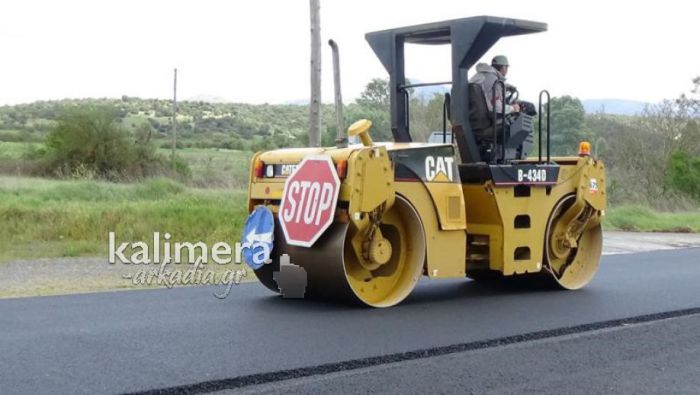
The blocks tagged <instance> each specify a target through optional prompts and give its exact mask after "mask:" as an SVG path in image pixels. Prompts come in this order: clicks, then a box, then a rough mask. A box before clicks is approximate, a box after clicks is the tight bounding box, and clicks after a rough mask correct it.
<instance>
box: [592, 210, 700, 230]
mask: <svg viewBox="0 0 700 395" xmlns="http://www.w3.org/2000/svg"><path fill="white" fill-rule="evenodd" d="M603 223H604V225H605V228H606V229H609V230H626V231H634V232H700V209H698V210H696V211H687V212H675V213H667V212H658V211H654V210H652V209H650V208H648V207H644V206H636V205H629V206H617V207H611V208H609V209H608V210H607V211H606V216H605V221H604V222H603Z"/></svg>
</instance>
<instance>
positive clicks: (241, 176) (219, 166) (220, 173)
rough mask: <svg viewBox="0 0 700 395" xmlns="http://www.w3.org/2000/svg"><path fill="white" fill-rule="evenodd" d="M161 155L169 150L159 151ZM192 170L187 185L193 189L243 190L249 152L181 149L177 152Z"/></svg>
mask: <svg viewBox="0 0 700 395" xmlns="http://www.w3.org/2000/svg"><path fill="white" fill-rule="evenodd" d="M159 151H160V152H161V153H162V154H163V155H170V150H168V149H160V150H159ZM177 155H179V156H180V157H182V158H183V159H184V160H185V161H186V162H187V164H188V165H189V166H190V169H191V170H192V179H191V180H190V181H189V183H190V184H191V185H192V186H195V187H205V188H211V187H216V188H232V189H245V188H247V185H248V171H249V169H250V157H251V156H252V153H251V152H246V151H235V150H228V149H222V148H183V149H179V150H177Z"/></svg>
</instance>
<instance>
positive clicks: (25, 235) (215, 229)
mask: <svg viewBox="0 0 700 395" xmlns="http://www.w3.org/2000/svg"><path fill="white" fill-rule="evenodd" d="M245 218H246V196H245V192H243V191H240V190H222V189H196V188H188V187H185V186H183V185H182V184H178V183H176V182H173V181H170V180H166V179H156V180H151V181H147V182H144V183H140V184H111V183H105V182H98V181H60V180H46V179H36V178H20V177H9V176H1V177H0V223H1V224H2V226H0V262H2V261H8V260H15V259H29V258H37V257H42V258H48V257H73V256H106V252H107V235H108V232H110V231H114V232H116V234H117V237H118V239H119V240H123V241H131V240H133V241H137V240H150V239H152V237H153V236H152V235H153V232H155V231H158V232H170V233H171V234H172V235H173V238H172V240H173V241H191V242H195V241H199V240H201V241H205V242H207V243H213V242H216V241H228V242H229V243H231V244H233V242H235V241H236V240H238V238H239V236H240V230H241V228H242V225H243V222H244V221H245Z"/></svg>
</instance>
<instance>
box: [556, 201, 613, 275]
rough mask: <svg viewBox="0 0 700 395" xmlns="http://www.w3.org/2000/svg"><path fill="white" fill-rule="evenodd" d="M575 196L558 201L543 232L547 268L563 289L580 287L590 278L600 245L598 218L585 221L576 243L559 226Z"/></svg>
mask: <svg viewBox="0 0 700 395" xmlns="http://www.w3.org/2000/svg"><path fill="white" fill-rule="evenodd" d="M575 200H576V196H575V195H569V196H565V197H564V198H562V199H561V200H560V201H559V203H557V205H556V206H555V208H554V210H553V211H552V213H551V215H550V217H549V222H548V223H547V232H546V234H545V262H546V264H547V269H548V271H549V272H550V274H551V276H552V278H553V279H554V281H555V282H556V284H557V285H558V286H559V287H561V288H564V289H579V288H582V287H584V286H585V285H586V284H588V283H589V282H590V281H591V280H592V279H593V276H595V274H596V272H597V271H598V265H599V263H600V255H601V253H602V249H603V232H602V229H601V226H600V222H599V221H592V223H588V224H587V225H586V226H585V227H584V229H583V231H582V232H581V235H580V236H579V237H578V238H577V239H576V243H575V245H572V244H571V243H570V242H567V241H566V239H565V237H564V235H563V232H562V230H563V228H564V227H566V226H567V224H564V223H561V221H560V219H562V217H563V214H564V213H565V212H566V210H567V209H568V208H569V207H571V206H572V205H573V203H574V202H575ZM589 209H592V208H589ZM593 215H596V214H595V213H594V214H593Z"/></svg>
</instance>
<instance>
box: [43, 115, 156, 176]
mask: <svg viewBox="0 0 700 395" xmlns="http://www.w3.org/2000/svg"><path fill="white" fill-rule="evenodd" d="M45 147H46V152H45V154H44V155H43V172H44V173H45V174H48V175H54V176H64V177H75V178H103V179H110V180H128V179H141V178H143V177H147V176H152V175H157V174H161V173H162V170H163V168H164V166H165V163H166V162H165V159H164V158H163V157H162V156H160V155H158V154H157V153H156V147H155V146H154V145H153V144H152V143H151V131H150V127H148V126H145V127H143V128H140V129H138V130H137V131H136V132H134V133H130V132H128V131H127V130H126V129H124V128H123V127H122V126H121V125H120V124H119V123H118V114H117V112H116V111H114V110H113V109H111V108H106V107H100V108H98V107H92V108H77V109H71V110H68V111H66V112H64V113H63V114H61V115H60V116H59V118H58V123H57V125H56V127H55V128H54V129H53V130H52V131H51V132H50V133H49V135H48V136H47V137H46V141H45Z"/></svg>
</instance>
